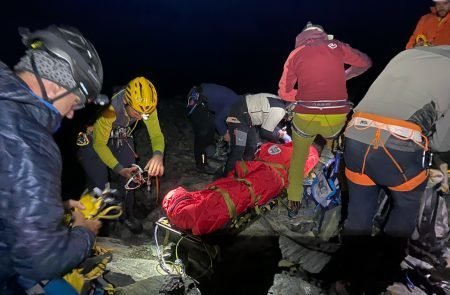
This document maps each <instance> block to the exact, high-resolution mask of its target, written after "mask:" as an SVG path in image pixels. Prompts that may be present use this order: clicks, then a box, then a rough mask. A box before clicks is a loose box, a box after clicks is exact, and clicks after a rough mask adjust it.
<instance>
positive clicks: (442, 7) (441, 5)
mask: <svg viewBox="0 0 450 295" xmlns="http://www.w3.org/2000/svg"><path fill="white" fill-rule="evenodd" d="M435 7H436V13H437V15H438V16H439V17H445V16H446V15H447V13H448V12H449V10H450V3H449V1H439V2H435Z"/></svg>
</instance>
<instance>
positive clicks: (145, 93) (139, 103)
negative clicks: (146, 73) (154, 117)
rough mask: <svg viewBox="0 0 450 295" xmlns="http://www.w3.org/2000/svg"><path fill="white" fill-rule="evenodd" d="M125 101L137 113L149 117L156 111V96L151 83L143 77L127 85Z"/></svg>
mask: <svg viewBox="0 0 450 295" xmlns="http://www.w3.org/2000/svg"><path fill="white" fill-rule="evenodd" d="M125 100H126V102H127V104H128V105H129V106H130V107H132V108H133V109H134V110H136V111H137V112H139V113H141V114H144V115H150V114H151V113H153V111H154V110H155V109H156V104H157V103H158V95H157V94H156V89H155V86H153V84H152V82H150V81H149V80H147V79H146V78H144V77H137V78H134V79H133V80H131V81H130V83H128V85H127V88H126V89H125Z"/></svg>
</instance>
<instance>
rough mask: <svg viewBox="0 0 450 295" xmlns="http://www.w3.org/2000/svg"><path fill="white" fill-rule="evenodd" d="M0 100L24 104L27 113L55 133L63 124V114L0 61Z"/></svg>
mask: <svg viewBox="0 0 450 295" xmlns="http://www.w3.org/2000/svg"><path fill="white" fill-rule="evenodd" d="M0 101H14V102H16V103H18V104H22V106H23V108H24V110H26V112H27V115H28V116H31V117H33V118H34V119H35V121H36V123H37V124H39V125H42V126H43V127H44V128H46V129H47V130H49V131H50V132H52V133H54V132H56V131H57V130H58V128H59V126H60V124H61V120H62V117H61V114H60V113H59V112H58V110H57V109H56V108H55V107H54V106H53V105H52V104H50V103H48V102H46V101H45V100H43V99H42V98H40V97H39V96H37V95H36V94H35V93H34V92H33V91H31V89H30V88H29V87H28V86H27V85H26V84H25V83H24V82H23V81H22V80H21V79H20V78H19V77H18V76H17V75H16V74H15V73H14V72H13V71H11V70H10V69H9V68H8V66H7V65H5V64H4V63H2V62H0ZM21 111H22V110H21Z"/></svg>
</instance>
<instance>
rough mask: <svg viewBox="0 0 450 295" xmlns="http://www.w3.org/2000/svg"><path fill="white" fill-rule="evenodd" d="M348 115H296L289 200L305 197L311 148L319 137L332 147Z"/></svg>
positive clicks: (298, 199)
mask: <svg viewBox="0 0 450 295" xmlns="http://www.w3.org/2000/svg"><path fill="white" fill-rule="evenodd" d="M346 120H347V114H327V115H320V114H298V113H297V114H295V115H294V118H293V132H292V135H293V136H292V141H293V151H292V157H291V164H290V167H289V187H288V190H287V192H288V199H289V200H291V201H300V200H301V198H302V196H303V179H304V169H305V164H306V160H307V158H308V155H309V146H310V145H311V144H312V143H313V141H314V139H315V138H316V136H317V135H321V136H322V137H324V138H325V139H327V145H328V146H329V147H331V144H332V141H333V138H332V137H333V136H336V135H337V134H339V132H340V131H341V130H342V128H343V127H344V125H345V122H346Z"/></svg>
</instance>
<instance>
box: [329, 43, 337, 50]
mask: <svg viewBox="0 0 450 295" xmlns="http://www.w3.org/2000/svg"><path fill="white" fill-rule="evenodd" d="M328 47H330V48H331V49H336V47H337V44H336V43H329V44H328Z"/></svg>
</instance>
